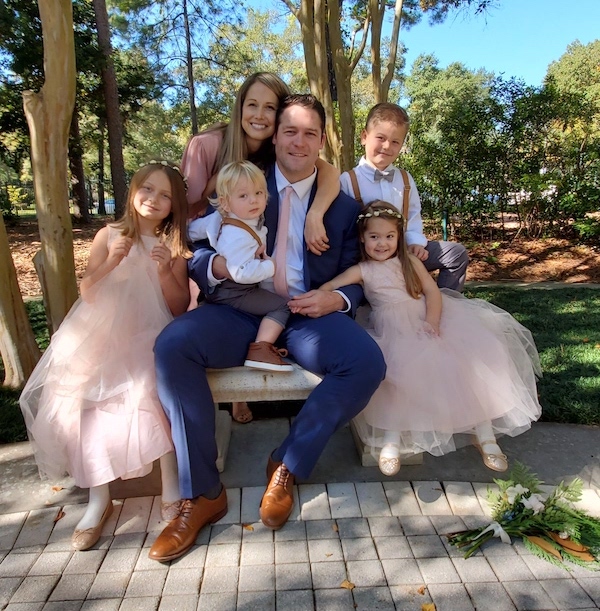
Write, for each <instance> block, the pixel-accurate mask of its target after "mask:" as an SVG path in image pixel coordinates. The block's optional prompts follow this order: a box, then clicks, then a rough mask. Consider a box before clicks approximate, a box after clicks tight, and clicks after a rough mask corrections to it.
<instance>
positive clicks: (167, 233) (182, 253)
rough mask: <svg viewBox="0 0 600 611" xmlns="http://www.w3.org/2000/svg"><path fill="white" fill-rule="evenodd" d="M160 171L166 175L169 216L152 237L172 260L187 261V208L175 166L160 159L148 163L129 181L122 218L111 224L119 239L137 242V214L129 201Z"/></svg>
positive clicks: (181, 181)
mask: <svg viewBox="0 0 600 611" xmlns="http://www.w3.org/2000/svg"><path fill="white" fill-rule="evenodd" d="M156 171H160V172H163V173H164V174H166V176H167V178H168V179H169V182H170V183H171V212H170V213H169V215H168V216H167V217H166V218H165V219H163V221H162V222H161V224H160V225H159V226H158V227H157V230H156V235H157V236H158V238H159V239H160V240H161V241H162V242H163V243H164V244H165V245H166V246H168V248H169V249H170V250H171V253H172V254H173V256H174V257H186V258H187V257H189V256H190V251H189V249H188V247H187V243H186V220H187V212H188V204H187V199H186V196H185V192H186V190H187V185H186V183H185V179H184V177H183V174H182V173H181V170H180V169H179V166H178V165H176V164H174V163H172V162H171V161H166V160H164V159H161V160H159V161H155V160H152V161H149V162H148V163H147V164H146V165H143V166H142V167H141V168H140V169H139V170H138V171H137V172H136V173H135V174H134V175H133V177H132V178H131V183H130V184H129V191H128V192H127V203H126V204H125V212H124V213H123V216H122V217H121V218H120V219H119V220H118V221H116V222H115V223H111V226H112V227H115V228H116V229H118V230H119V231H120V232H121V235H124V236H127V237H129V238H133V239H134V240H139V239H140V235H141V234H140V229H139V223H138V213H137V211H136V209H135V207H134V205H133V200H134V198H135V194H136V193H137V191H138V189H139V188H140V187H141V186H142V185H143V184H144V181H145V180H146V179H147V178H148V176H150V174H152V173H153V172H156Z"/></svg>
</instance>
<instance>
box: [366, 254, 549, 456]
mask: <svg viewBox="0 0 600 611" xmlns="http://www.w3.org/2000/svg"><path fill="white" fill-rule="evenodd" d="M360 270H361V273H362V277H363V282H364V289H365V296H366V298H367V300H368V301H369V303H370V304H371V307H372V312H371V315H370V319H369V323H370V326H371V327H372V328H371V329H370V332H371V333H372V335H373V337H374V339H375V340H376V342H377V343H378V344H379V346H380V348H381V350H382V352H383V354H384V357H385V361H386V364H387V374H386V377H385V380H384V381H383V382H382V383H381V385H380V386H379V388H378V390H377V391H376V392H375V394H374V395H373V397H372V398H371V401H370V402H369V404H368V405H367V407H366V408H365V409H364V411H363V412H361V413H360V414H359V415H358V416H357V417H356V418H355V420H354V423H355V425H356V427H357V429H358V432H359V434H360V437H361V438H362V440H363V442H364V443H365V444H367V445H368V446H371V448H372V449H373V453H374V454H375V455H376V453H377V452H378V449H380V448H381V447H382V446H383V444H384V441H383V438H384V434H385V432H386V431H394V432H396V433H399V435H400V446H401V450H402V452H406V453H418V452H423V451H425V452H429V453H431V454H433V455H434V456H440V455H442V454H446V453H448V452H451V451H453V450H455V449H456V448H457V447H460V446H463V445H467V444H470V443H473V442H474V436H473V433H474V430H475V427H476V426H477V425H479V424H482V423H485V422H491V425H492V429H493V432H494V434H495V435H496V436H500V435H510V436H515V435H519V434H520V433H522V432H524V431H525V430H527V429H528V428H529V427H530V425H531V423H532V422H533V421H535V420H537V418H539V416H540V413H541V408H540V405H539V403H538V399H537V390H536V376H537V377H539V376H540V375H541V371H540V364H539V357H538V353H537V350H536V347H535V344H534V342H533V338H532V336H531V333H530V331H529V330H528V329H526V328H525V327H523V326H522V325H521V324H520V323H518V322H517V321H516V320H515V319H514V318H513V317H512V316H511V315H510V314H508V312H505V311H504V310H501V309H500V308H498V307H496V306H494V305H492V304H490V303H488V302H486V301H483V300H480V299H466V298H465V297H463V296H462V295H461V294H460V293H456V292H454V291H449V290H447V289H444V290H443V291H442V302H443V309H442V317H441V325H440V336H439V337H432V336H430V335H428V334H427V333H425V332H424V331H423V330H422V329H423V323H424V320H425V298H424V297H423V296H421V298H420V299H413V298H412V297H411V296H410V295H409V294H408V293H407V291H406V285H405V282H404V276H403V274H402V267H401V264H400V261H399V260H398V259H397V258H394V259H389V260H387V261H385V262H375V261H367V262H364V263H360Z"/></svg>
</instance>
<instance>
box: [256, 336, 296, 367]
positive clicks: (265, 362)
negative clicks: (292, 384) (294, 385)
mask: <svg viewBox="0 0 600 611" xmlns="http://www.w3.org/2000/svg"><path fill="white" fill-rule="evenodd" d="M287 354H288V351H287V350H285V349H284V348H275V346H274V345H273V344H270V343H269V342H252V343H251V344H250V347H249V348H248V355H247V356H246V360H245V361H244V365H245V366H246V367H252V368H254V369H264V370H265V371H293V370H294V368H293V367H292V365H290V363H288V362H287V361H284V360H283V358H281V357H284V356H287Z"/></svg>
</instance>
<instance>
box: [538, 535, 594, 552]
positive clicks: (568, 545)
mask: <svg viewBox="0 0 600 611" xmlns="http://www.w3.org/2000/svg"><path fill="white" fill-rule="evenodd" d="M548 536H549V537H550V538H551V539H552V540H553V541H556V543H558V544H559V545H560V546H561V547H564V548H565V549H568V550H569V551H570V552H587V551H588V549H589V548H588V547H586V546H585V545H581V543H577V542H576V541H573V539H570V538H568V537H567V538H566V539H561V538H560V536H559V535H558V533H548Z"/></svg>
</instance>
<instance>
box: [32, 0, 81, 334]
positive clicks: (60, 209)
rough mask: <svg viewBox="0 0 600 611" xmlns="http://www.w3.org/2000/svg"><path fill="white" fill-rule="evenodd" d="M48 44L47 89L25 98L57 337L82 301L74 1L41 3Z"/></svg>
mask: <svg viewBox="0 0 600 611" xmlns="http://www.w3.org/2000/svg"><path fill="white" fill-rule="evenodd" d="M39 8H40V17H41V21H42V36H43V41H44V74H45V81H44V86H43V87H42V90H41V92H40V93H34V92H33V91H25V92H23V107H24V109H25V116H26V117H27V123H28V124H29V132H30V138H31V163H32V168H33V185H34V190H35V199H36V209H37V217H38V225H39V230H40V238H41V244H42V247H41V260H42V264H43V267H44V269H45V276H46V279H47V289H48V292H47V294H45V295H44V298H45V302H46V304H47V308H48V309H47V311H46V315H47V316H48V324H49V328H50V333H53V332H54V331H56V329H57V328H58V326H59V325H60V323H61V322H62V320H63V318H64V317H65V316H66V314H67V312H68V311H69V309H70V307H71V306H72V305H73V303H74V301H75V300H76V299H77V284H76V281H75V262H74V257H73V230H72V227H71V217H70V214H69V193H68V188H67V184H68V183H67V152H68V143H69V129H70V125H71V115H72V113H73V107H74V105H75V46H74V41H73V13H72V5H71V2H70V0H43V1H40V3H39Z"/></svg>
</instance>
